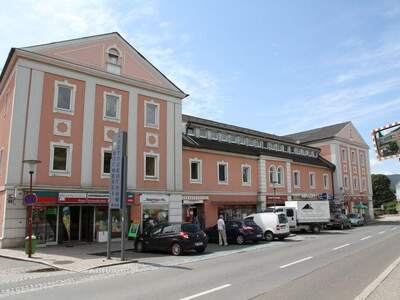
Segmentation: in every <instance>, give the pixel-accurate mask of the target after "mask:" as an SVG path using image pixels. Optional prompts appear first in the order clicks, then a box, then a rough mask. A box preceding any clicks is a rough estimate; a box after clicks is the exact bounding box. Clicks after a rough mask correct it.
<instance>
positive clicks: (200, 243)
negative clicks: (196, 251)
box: [194, 242, 203, 246]
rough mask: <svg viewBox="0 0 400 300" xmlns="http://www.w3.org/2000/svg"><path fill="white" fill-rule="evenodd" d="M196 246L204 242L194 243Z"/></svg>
mask: <svg viewBox="0 0 400 300" xmlns="http://www.w3.org/2000/svg"><path fill="white" fill-rule="evenodd" d="M194 245H195V246H203V242H198V243H194Z"/></svg>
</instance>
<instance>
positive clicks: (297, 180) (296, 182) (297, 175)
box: [293, 171, 300, 187]
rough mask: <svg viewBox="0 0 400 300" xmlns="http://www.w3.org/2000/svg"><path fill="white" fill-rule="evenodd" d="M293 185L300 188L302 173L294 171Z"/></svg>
mask: <svg viewBox="0 0 400 300" xmlns="http://www.w3.org/2000/svg"><path fill="white" fill-rule="evenodd" d="M293 185H294V187H300V171H293Z"/></svg>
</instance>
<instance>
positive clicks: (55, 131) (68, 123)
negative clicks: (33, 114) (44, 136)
mask: <svg viewBox="0 0 400 300" xmlns="http://www.w3.org/2000/svg"><path fill="white" fill-rule="evenodd" d="M60 124H65V126H67V130H66V131H65V132H60V131H59V130H58V125H60ZM71 127H72V122H71V120H64V119H57V118H56V119H54V121H53V135H58V136H71Z"/></svg>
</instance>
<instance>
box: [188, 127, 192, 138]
mask: <svg viewBox="0 0 400 300" xmlns="http://www.w3.org/2000/svg"><path fill="white" fill-rule="evenodd" d="M187 134H188V135H191V136H193V135H194V129H193V128H192V127H188V128H187Z"/></svg>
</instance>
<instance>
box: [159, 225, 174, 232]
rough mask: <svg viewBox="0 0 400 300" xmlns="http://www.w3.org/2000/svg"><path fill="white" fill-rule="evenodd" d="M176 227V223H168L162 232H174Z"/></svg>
mask: <svg viewBox="0 0 400 300" xmlns="http://www.w3.org/2000/svg"><path fill="white" fill-rule="evenodd" d="M175 227H176V226H175V225H167V226H165V227H164V228H163V230H162V233H174V232H175Z"/></svg>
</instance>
